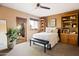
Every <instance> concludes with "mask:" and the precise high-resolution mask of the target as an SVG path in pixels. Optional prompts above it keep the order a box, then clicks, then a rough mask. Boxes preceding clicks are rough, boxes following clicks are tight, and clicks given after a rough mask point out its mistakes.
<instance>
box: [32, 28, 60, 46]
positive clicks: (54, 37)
mask: <svg viewBox="0 0 79 59" xmlns="http://www.w3.org/2000/svg"><path fill="white" fill-rule="evenodd" d="M48 31H50V30H48ZM48 31H46V32H40V33H35V34H33V36H32V37H33V38H39V39H42V40H47V41H49V44H51V47H53V46H54V45H55V44H56V43H58V41H59V37H58V32H57V30H56V29H55V30H53V32H48Z"/></svg>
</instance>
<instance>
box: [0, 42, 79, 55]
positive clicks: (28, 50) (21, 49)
mask: <svg viewBox="0 0 79 59" xmlns="http://www.w3.org/2000/svg"><path fill="white" fill-rule="evenodd" d="M0 55H1V56H2V55H3V56H79V47H76V46H71V45H67V44H62V43H58V44H56V45H55V46H54V47H53V48H52V49H51V50H47V52H46V53H44V51H43V47H41V46H38V45H32V46H31V47H30V46H29V43H28V42H27V43H26V42H25V43H21V44H17V45H16V46H15V47H14V48H13V49H12V50H6V51H2V52H0Z"/></svg>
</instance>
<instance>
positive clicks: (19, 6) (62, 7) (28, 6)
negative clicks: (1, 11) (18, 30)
mask: <svg viewBox="0 0 79 59" xmlns="http://www.w3.org/2000/svg"><path fill="white" fill-rule="evenodd" d="M36 4H37V3H2V4H1V5H3V6H6V7H9V8H13V9H16V10H19V11H23V12H26V13H29V14H31V15H34V16H38V17H41V16H48V15H54V14H59V13H63V12H67V11H72V10H76V9H79V3H41V5H43V6H46V7H50V8H51V9H50V10H47V9H42V8H36Z"/></svg>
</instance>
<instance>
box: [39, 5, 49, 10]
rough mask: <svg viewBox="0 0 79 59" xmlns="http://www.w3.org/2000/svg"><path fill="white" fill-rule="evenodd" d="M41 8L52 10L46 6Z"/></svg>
mask: <svg viewBox="0 0 79 59" xmlns="http://www.w3.org/2000/svg"><path fill="white" fill-rule="evenodd" d="M40 7H41V8H44V9H50V8H49V7H45V6H40Z"/></svg>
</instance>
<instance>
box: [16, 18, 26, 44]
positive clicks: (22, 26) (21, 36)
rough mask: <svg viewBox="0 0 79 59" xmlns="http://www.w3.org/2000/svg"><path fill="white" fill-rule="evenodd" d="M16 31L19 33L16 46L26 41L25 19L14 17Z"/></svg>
mask: <svg viewBox="0 0 79 59" xmlns="http://www.w3.org/2000/svg"><path fill="white" fill-rule="evenodd" d="M16 23H17V29H18V31H19V39H18V40H17V41H16V42H17V44H19V43H23V42H26V41H27V30H26V29H27V19H26V18H21V17H16Z"/></svg>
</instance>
